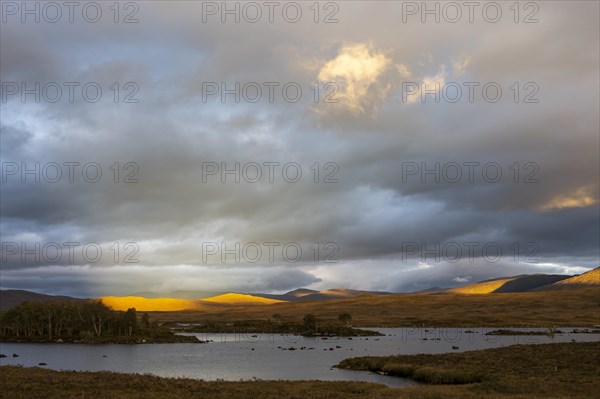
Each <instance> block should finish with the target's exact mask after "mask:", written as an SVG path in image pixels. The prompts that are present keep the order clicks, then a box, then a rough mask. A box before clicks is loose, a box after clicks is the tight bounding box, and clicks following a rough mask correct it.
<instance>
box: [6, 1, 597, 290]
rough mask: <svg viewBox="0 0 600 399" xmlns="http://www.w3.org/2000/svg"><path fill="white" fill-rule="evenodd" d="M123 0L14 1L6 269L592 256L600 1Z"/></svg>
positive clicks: (536, 265)
mask: <svg viewBox="0 0 600 399" xmlns="http://www.w3.org/2000/svg"><path fill="white" fill-rule="evenodd" d="M509 3H510V4H509ZM112 4H113V2H96V3H93V2H81V3H80V4H79V5H78V6H74V8H73V9H70V8H68V7H67V6H65V5H63V3H62V2H57V3H53V5H47V4H45V3H41V2H35V1H32V2H28V3H27V7H29V8H28V9H23V6H22V3H21V2H6V1H3V2H2V5H1V6H2V24H1V31H0V78H1V81H2V87H1V92H0V95H1V104H0V105H1V115H0V116H1V120H0V157H1V163H2V176H1V178H2V180H1V182H0V184H1V189H0V214H1V221H0V233H1V240H0V241H1V242H2V248H1V249H2V251H1V256H2V262H1V265H0V272H1V274H0V287H1V288H2V289H25V290H33V291H37V292H42V293H48V294H63V295H74V296H82V297H92V296H101V295H127V294H132V293H136V292H154V293H158V294H165V295H167V294H169V293H173V292H176V291H198V292H215V293H216V292H229V291H234V292H271V293H278V292H285V291H288V290H293V289H296V288H299V287H308V288H312V289H318V290H321V289H327V288H333V287H343V288H352V289H362V290H381V291H390V292H411V291H418V290H423V289H427V288H430V287H455V286H458V285H464V284H467V283H472V282H476V281H480V280H484V279H489V278H495V277H502V276H510V275H518V274H529V273H555V274H576V273H581V272H585V271H586V270H588V269H590V268H593V267H597V266H598V265H599V264H600V254H599V245H598V243H599V242H600V205H599V197H600V188H599V181H600V176H599V175H600V160H599V152H600V150H599V148H600V142H599V138H600V137H599V136H600V133H599V131H600V126H599V125H600V124H599V111H598V110H599V107H600V104H599V97H600V95H599V87H600V81H599V80H600V78H599V48H600V43H599V32H600V29H599V3H598V2H593V1H581V2H577V1H568V2H567V1H537V2H520V3H519V4H518V7H514V5H513V6H512V7H513V8H510V7H511V4H513V2H499V3H494V2H486V1H482V2H478V3H477V4H478V5H477V6H474V8H472V9H471V8H469V7H467V6H465V5H463V2H454V3H452V2H451V3H448V2H440V3H436V2H430V3H428V4H429V6H430V7H431V8H428V9H422V8H421V2H402V1H381V2H378V1H369V2H367V1H347V2H342V1H339V2H319V3H316V6H315V3H314V2H274V3H265V2H251V3H241V2H228V3H227V4H224V3H221V2H191V1H179V2H166V1H164V2H163V1H139V2H124V3H120V4H119V7H118V8H115V7H114V5H112ZM436 4H437V6H436ZM36 18H37V19H38V20H37V21H36Z"/></svg>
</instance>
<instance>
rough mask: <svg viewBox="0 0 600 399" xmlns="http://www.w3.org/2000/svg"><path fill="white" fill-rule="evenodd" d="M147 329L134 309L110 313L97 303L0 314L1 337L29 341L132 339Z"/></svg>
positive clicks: (25, 305) (38, 305) (36, 306)
mask: <svg viewBox="0 0 600 399" xmlns="http://www.w3.org/2000/svg"><path fill="white" fill-rule="evenodd" d="M151 327H154V328H158V326H156V325H154V326H153V325H151V323H150V321H149V317H148V314H147V313H145V314H144V315H143V316H142V317H141V320H140V321H138V315H137V312H136V310H135V308H129V309H128V310H127V311H118V310H113V309H112V308H110V307H108V306H106V305H105V304H104V303H103V302H102V301H101V300H82V301H64V302H63V301H57V302H22V303H21V304H19V305H18V306H16V307H14V308H12V309H10V310H8V311H6V312H3V313H2V314H0V333H1V335H2V336H4V337H15V338H21V337H23V338H29V339H31V338H33V339H47V340H57V339H69V340H77V339H93V338H98V337H120V336H133V335H136V334H137V333H140V332H147V330H149V329H151Z"/></svg>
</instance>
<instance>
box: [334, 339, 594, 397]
mask: <svg viewBox="0 0 600 399" xmlns="http://www.w3.org/2000/svg"><path fill="white" fill-rule="evenodd" d="M337 367H340V368H344V369H352V370H369V371H374V372H380V373H384V374H387V375H394V376H399V377H405V378H411V379H413V380H416V381H418V382H422V383H425V384H436V385H440V387H439V388H435V387H431V386H428V387H424V388H423V387H419V388H408V389H406V391H407V394H409V396H407V397H415V398H418V397H419V396H410V395H411V394H412V393H418V392H421V393H423V394H425V392H429V393H431V396H423V397H432V398H433V397H436V396H435V395H434V392H438V393H440V395H441V394H442V393H443V397H457V398H458V397H460V398H478V397H485V398H592V397H595V395H597V393H598V392H599V391H600V342H592V343H561V344H546V345H515V346H510V347H506V348H497V349H486V350H480V351H471V352H462V353H447V354H438V355H423V354H421V355H402V356H387V357H359V358H351V359H346V360H344V361H342V362H341V363H340V364H339V365H338V366H337ZM444 384H445V385H444ZM439 397H442V396H439Z"/></svg>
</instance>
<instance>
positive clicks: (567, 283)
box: [535, 267, 600, 291]
mask: <svg viewBox="0 0 600 399" xmlns="http://www.w3.org/2000/svg"><path fill="white" fill-rule="evenodd" d="M586 287H599V288H600V267H597V268H595V269H592V270H590V271H588V272H585V273H582V274H579V275H577V276H573V277H569V278H567V279H564V280H561V281H557V282H556V283H554V284H550V285H545V286H543V287H539V288H537V289H536V290H535V291H551V290H570V289H575V288H586Z"/></svg>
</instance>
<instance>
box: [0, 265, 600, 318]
mask: <svg viewBox="0 0 600 399" xmlns="http://www.w3.org/2000/svg"><path fill="white" fill-rule="evenodd" d="M584 287H598V288H600V267H597V268H595V269H593V270H590V271H588V272H585V273H582V274H579V275H575V276H569V275H549V274H530V275H519V276H511V277H502V278H495V279H490V280H484V281H480V282H477V283H474V284H469V285H465V286H462V287H457V288H449V289H442V288H431V289H428V290H424V291H419V292H416V293H413V294H421V295H447V294H459V295H485V294H501V293H523V292H539V291H556V290H571V289H577V288H584ZM177 293H179V294H180V295H181V296H180V295H177V297H165V296H160V295H157V294H154V293H146V292H144V293H136V294H134V295H131V296H121V297H117V296H105V297H101V298H100V299H102V300H103V301H104V302H105V303H106V304H107V305H109V306H112V307H113V308H115V309H117V310H126V309H127V308H129V307H135V308H136V309H137V310H139V311H164V312H169V311H181V310H192V311H193V310H196V311H218V310H219V308H223V309H224V308H226V307H230V306H238V305H240V306H241V305H243V306H248V305H271V304H276V303H282V302H309V301H328V300H339V299H350V298H361V297H376V296H387V295H396V296H398V295H400V296H401V295H402V294H393V293H389V292H378V291H360V290H351V289H345V288H334V289H329V290H325V291H316V290H310V289H306V288H300V289H296V290H293V291H290V292H287V293H285V294H262V293H252V294H243V293H220V294H218V295H213V296H210V294H211V293H206V292H199V291H198V292H196V291H178V292H176V293H174V294H177ZM183 293H184V294H185V296H183V295H182V294H183ZM182 296H183V297H182ZM198 298H200V299H198ZM64 300H82V299H81V298H73V297H68V296H53V295H45V294H40V293H36V292H30V291H23V290H0V310H7V309H10V308H12V307H14V306H17V305H18V304H19V303H21V302H24V301H38V302H47V301H64Z"/></svg>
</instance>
